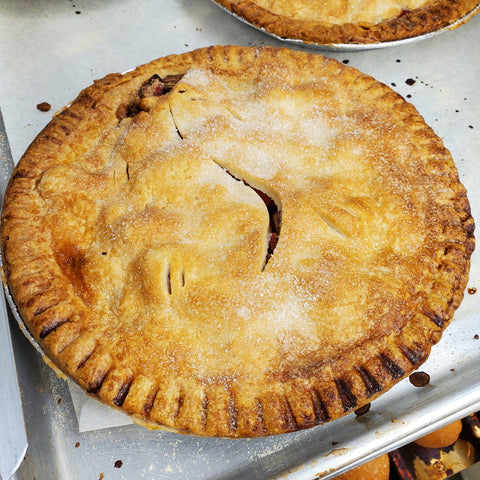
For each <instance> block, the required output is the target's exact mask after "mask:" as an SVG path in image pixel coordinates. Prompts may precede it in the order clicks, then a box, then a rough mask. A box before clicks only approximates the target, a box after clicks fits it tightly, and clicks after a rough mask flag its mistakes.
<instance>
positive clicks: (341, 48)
mask: <svg viewBox="0 0 480 480" xmlns="http://www.w3.org/2000/svg"><path fill="white" fill-rule="evenodd" d="M212 2H213V3H214V4H215V5H217V6H218V7H220V8H221V9H222V10H224V11H225V12H227V13H229V14H230V15H232V16H233V17H234V18H236V19H237V20H240V21H241V22H243V23H245V24H246V25H249V26H250V27H252V28H254V29H256V30H258V31H260V32H262V33H264V34H266V35H268V36H270V37H272V38H275V39H276V40H280V41H282V42H285V43H288V44H291V45H299V46H303V47H308V48H310V49H317V50H322V51H337V52H355V51H360V50H374V49H378V48H388V47H398V46H401V45H407V44H409V43H414V42H418V41H419V40H425V39H427V38H430V37H435V36H437V35H439V34H440V33H443V32H447V31H449V30H453V29H455V28H458V27H459V26H460V25H463V24H464V23H466V22H468V20H470V19H471V18H472V17H473V16H474V15H476V14H477V13H478V12H479V11H480V4H478V5H477V6H476V7H475V8H474V9H473V10H472V11H471V12H468V13H467V14H466V15H464V16H463V17H462V18H459V19H458V20H456V21H455V22H452V23H450V24H449V25H446V26H444V27H442V28H439V29H437V30H435V31H433V32H429V33H425V34H423V35H417V36H415V37H410V38H405V39H402V40H394V41H391V42H376V43H369V44H361V43H330V44H320V43H314V42H305V41H303V40H299V39H297V38H286V37H280V36H279V35H276V34H275V33H272V32H269V31H268V30H266V29H265V28H262V27H259V26H257V25H254V24H253V23H251V22H249V21H248V20H246V19H244V18H243V17H241V16H240V15H237V14H236V13H234V12H231V11H230V10H229V9H228V8H226V7H225V6H224V5H221V4H219V3H218V2H217V1H216V0H212Z"/></svg>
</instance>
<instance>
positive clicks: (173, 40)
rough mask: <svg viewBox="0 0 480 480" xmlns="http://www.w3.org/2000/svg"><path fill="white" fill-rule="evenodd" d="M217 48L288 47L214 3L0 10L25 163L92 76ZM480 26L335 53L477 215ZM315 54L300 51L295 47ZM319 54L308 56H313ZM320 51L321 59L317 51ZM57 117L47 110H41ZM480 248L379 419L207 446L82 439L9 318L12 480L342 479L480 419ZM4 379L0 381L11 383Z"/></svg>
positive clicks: (167, 438) (125, 430) (151, 435)
mask: <svg viewBox="0 0 480 480" xmlns="http://www.w3.org/2000/svg"><path fill="white" fill-rule="evenodd" d="M214 44H224V45H227V44H238V45H276V46H288V45H284V44H283V43H282V42H281V41H279V40H277V39H275V38H271V37H269V36H267V35H264V34H263V33H262V32H259V31H258V30H255V29H253V28H250V27H249V26H248V25H245V24H244V23H242V22H239V21H237V20H236V19H235V18H233V17H232V16H231V15H229V14H227V13H226V12H225V11H223V10H222V9H220V8H218V7H217V6H216V5H214V4H213V2H211V1H210V0H163V1H159V0H157V1H146V0H138V1H136V2H131V1H128V0H119V1H116V2H113V1H108V0H104V1H84V0H72V1H66V0H38V1H27V0H19V1H15V2H12V1H9V0H0V79H1V81H0V105H1V107H2V111H3V117H4V121H5V125H6V130H7V133H8V137H9V140H10V146H11V150H12V155H13V158H14V160H15V161H18V159H19V158H20V156H21V155H22V153H23V152H24V151H25V149H26V148H27V147H28V145H29V144H30V142H31V141H32V140H33V139H34V137H35V136H36V135H37V133H39V132H40V130H41V129H42V128H43V127H44V126H45V125H46V124H47V123H48V122H49V121H50V119H51V117H52V115H53V114H54V112H55V111H57V110H59V109H60V108H62V107H63V106H64V105H66V104H68V103H69V102H70V101H71V100H73V99H74V98H75V97H76V96H77V94H78V93H79V92H80V90H81V89H83V88H84V87H86V86H88V85H90V84H91V83H92V82H93V80H94V79H97V78H101V77H103V76H104V75H106V74H108V73H111V72H122V71H126V70H128V69H130V68H132V67H135V66H137V65H140V64H142V63H146V62H148V61H150V60H153V59H155V58H158V57H161V56H164V55H167V54H170V53H182V52H186V51H189V50H192V49H194V48H197V47H203V46H208V45H214ZM478 45H480V16H479V15H477V16H476V17H475V18H473V19H472V20H470V21H469V22H468V23H467V24H465V25H462V26H461V27H460V28H458V29H456V30H452V31H448V32H445V33H442V34H440V35H438V36H433V37H430V38H427V39H424V40H421V41H418V42H409V43H408V44H405V45H401V46H395V47H390V48H384V49H374V50H362V51H345V52H343V51H325V52H323V53H324V54H325V55H327V56H330V57H333V58H336V59H337V60H340V61H343V62H345V63H348V64H349V65H351V66H354V67H356V68H358V69H360V70H362V71H363V72H365V73H368V74H370V75H372V76H374V77H375V78H376V79H377V80H380V81H382V82H384V83H386V84H387V85H389V86H391V87H392V88H393V89H394V90H396V91H397V92H398V93H400V94H401V95H403V96H404V97H405V98H406V99H407V100H409V101H410V102H411V103H413V104H414V105H415V106H416V107H417V109H418V110H419V112H420V113H421V114H422V115H423V117H424V118H425V120H426V121H427V123H428V124H429V125H430V126H431V127H432V128H433V129H434V130H435V132H436V133H437V134H438V135H439V136H440V137H441V138H442V139H443V141H444V143H445V145H446V146H447V148H449V150H450V151H451V153H452V156H453V158H454V159H455V162H456V164H457V167H458V169H459V172H460V178H461V180H462V182H463V183H464V184H465V186H466V188H467V190H468V193H469V199H470V202H471V206H472V214H473V216H474V218H477V219H478V218H480V167H479V165H480V162H479V161H478V156H479V151H480V115H479V112H480V88H479V86H480V49H478ZM289 47H290V48H295V49H298V50H309V49H308V48H306V47H302V46H296V45H294V46H289ZM309 51H311V50H309ZM320 53H322V52H320ZM41 102H48V103H50V104H51V106H52V109H51V110H50V111H49V112H46V113H45V112H40V111H39V110H37V108H36V105H37V104H38V103H41ZM479 256H480V252H478V250H477V251H476V252H475V253H474V256H473V258H472V270H471V275H470V282H469V287H470V288H471V287H476V288H477V290H479V292H478V293H477V294H475V295H469V294H466V295H465V299H464V302H463V304H462V306H461V307H460V309H459V310H458V311H457V314H456V315H455V318H456V320H455V321H454V322H453V323H452V324H451V325H450V326H449V327H448V328H447V330H446V332H445V334H444V336H443V338H442V341H441V342H440V344H439V345H437V346H435V347H434V348H433V351H432V355H431V356H430V358H429V360H428V361H427V363H426V364H424V365H423V366H422V368H421V369H422V370H424V371H426V372H427V373H429V374H430V376H431V382H430V385H429V386H428V387H423V388H416V387H414V386H412V385H411V384H410V383H409V382H408V380H404V381H402V382H401V383H400V384H399V385H397V387H395V388H394V389H392V390H391V391H390V392H388V393H386V394H385V395H383V396H382V397H380V398H379V399H377V400H375V401H374V402H373V403H372V407H371V410H370V412H369V413H367V414H366V415H364V416H361V417H356V416H355V415H353V414H352V415H349V416H347V417H345V418H343V419H340V420H338V421H335V422H332V423H330V424H326V425H323V426H319V427H316V428H314V429H311V430H307V431H302V432H297V433H293V434H287V435H282V436H279V437H269V438H260V439H243V440H228V439H209V438H196V437H191V436H185V435H179V434H174V433H169V432H162V431H150V430H146V429H144V428H142V427H139V426H136V425H125V426H120V427H114V428H103V429H99V430H90V431H80V430H79V423H78V419H77V415H76V414H75V410H74V406H73V402H72V397H71V395H70V390H69V388H68V385H67V383H66V382H65V381H64V380H62V379H60V378H58V377H57V376H56V374H55V373H54V372H53V371H52V370H51V369H50V368H49V367H48V366H46V365H45V363H44V362H43V360H42V357H41V355H40V354H39V353H38V352H37V351H36V350H35V349H34V348H33V347H32V345H31V344H30V343H29V342H28V341H27V340H26V338H25V337H24V335H23V334H22V333H21V332H20V330H19V329H18V326H17V324H16V322H15V321H14V320H13V319H12V322H11V325H10V326H11V330H12V337H13V345H14V350H15V358H16V363H17V371H18V377H19V382H20V386H21V390H22V399H23V406H24V413H25V418H26V424H27V434H28V440H29V448H28V450H27V455H26V457H25V460H24V461H23V463H22V465H21V466H20V469H19V470H18V472H17V474H16V475H15V476H14V477H13V478H14V480H27V479H28V480H31V479H32V478H33V477H34V478H35V479H36V480H44V479H45V480H52V479H65V480H87V479H88V480H97V479H101V478H104V479H105V480H110V479H114V480H117V479H118V480H119V479H129V480H130V479H143V478H144V479H152V480H153V479H155V480H157V479H159V480H163V479H180V478H181V479H182V480H189V479H195V480H197V479H225V480H227V479H228V480H231V479H232V480H233V479H245V478H248V479H249V480H255V479H261V480H267V479H274V478H277V479H278V478H281V479H289V480H313V479H315V478H320V477H321V478H325V479H326V478H333V477H334V476H335V475H336V474H338V473H340V472H341V471H342V470H344V469H345V468H348V467H349V466H352V465H356V464H357V463H359V462H363V461H365V460H367V459H369V458H372V457H373V456H376V455H379V454H381V453H384V452H387V451H389V450H391V449H393V448H396V447H398V446H400V445H403V444H405V443H407V442H409V441H411V440H413V439H414V438H416V437H418V436H420V435H423V434H425V433H427V432H429V431H432V430H434V429H435V428H438V427H440V426H442V425H444V424H446V423H448V422H450V421H453V420H455V419H457V418H461V417H463V416H465V415H467V414H469V413H472V412H474V411H477V410H480V375H479V374H478V372H479V367H478V365H479V362H480V340H478V339H476V338H475V335H478V334H480V258H479ZM0 375H1V374H0Z"/></svg>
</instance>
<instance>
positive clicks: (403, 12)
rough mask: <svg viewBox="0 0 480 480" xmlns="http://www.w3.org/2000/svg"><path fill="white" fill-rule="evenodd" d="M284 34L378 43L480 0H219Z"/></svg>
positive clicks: (432, 27)
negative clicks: (355, 0)
mask: <svg viewBox="0 0 480 480" xmlns="http://www.w3.org/2000/svg"><path fill="white" fill-rule="evenodd" d="M215 1H216V2H217V3H218V4H220V5H222V6H224V7H225V8H227V9H228V10H230V11H231V12H232V13H234V14H236V15H238V16H239V17H241V18H244V19H245V20H247V21H248V22H249V23H251V24H252V25H255V26H256V27H259V28H262V29H265V30H266V31H267V32H269V33H271V34H274V35H276V36H278V37H281V38H286V39H293V40H301V41H303V42H306V43H314V44H319V45H328V44H373V43H382V42H392V41H396V40H403V39H407V38H413V37H418V36H420V35H424V34H427V33H430V32H434V31H436V30H439V29H441V28H444V27H447V26H449V25H451V24H453V23H454V22H456V21H457V20H459V19H461V18H463V17H464V16H466V15H468V14H469V13H470V12H472V11H473V10H474V9H475V7H476V6H477V5H478V0H407V1H401V2H400V1H397V0H390V1H388V2H385V1H381V0H378V1H377V0H364V1H361V2H339V1H338V0H328V1H326V2H317V1H315V0H295V1H291V0H215Z"/></svg>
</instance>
